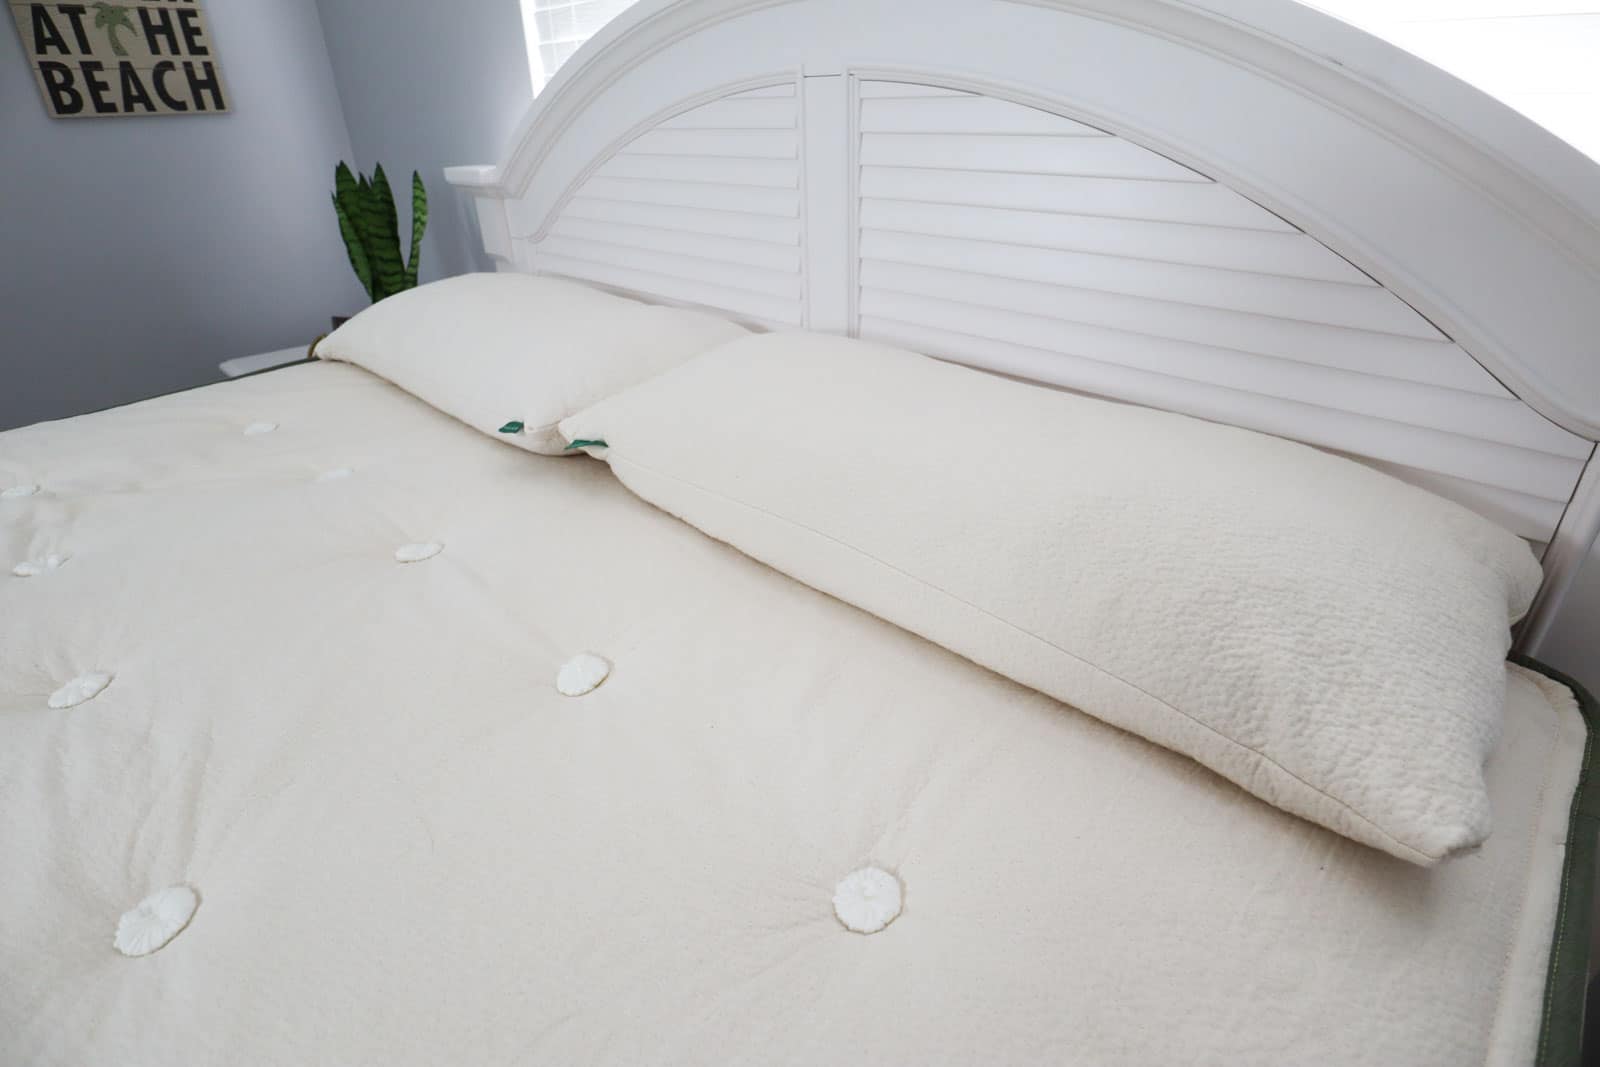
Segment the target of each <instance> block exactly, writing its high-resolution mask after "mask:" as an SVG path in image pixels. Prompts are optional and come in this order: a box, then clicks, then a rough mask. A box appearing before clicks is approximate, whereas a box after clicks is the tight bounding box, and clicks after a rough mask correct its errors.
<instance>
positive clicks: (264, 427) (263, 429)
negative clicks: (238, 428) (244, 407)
mask: <svg viewBox="0 0 1600 1067" xmlns="http://www.w3.org/2000/svg"><path fill="white" fill-rule="evenodd" d="M277 428H278V424H277V423H275V422H252V423H251V424H250V425H249V426H246V427H245V428H244V435H245V436H246V437H260V436H261V435H262V434H264V433H271V432H272V431H273V430H276V429H277Z"/></svg>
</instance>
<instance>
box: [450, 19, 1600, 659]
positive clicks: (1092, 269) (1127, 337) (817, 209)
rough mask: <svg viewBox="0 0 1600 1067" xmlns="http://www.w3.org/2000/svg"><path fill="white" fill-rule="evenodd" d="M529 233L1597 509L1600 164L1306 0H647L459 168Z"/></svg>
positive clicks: (695, 287)
mask: <svg viewBox="0 0 1600 1067" xmlns="http://www.w3.org/2000/svg"><path fill="white" fill-rule="evenodd" d="M447 176H448V177H449V179H450V181H451V182H452V183H454V184H455V185H457V186H460V187H462V188H464V189H466V190H468V191H469V192H470V193H471V194H472V195H473V197H474V198H475V202H476V206H477V215H478V220H479V224H480V227H481V230H482V233H483V239H484V243H485V247H486V248H487V249H488V251H489V252H490V253H491V254H492V255H493V256H494V257H495V258H496V260H497V261H498V262H499V264H500V265H501V267H502V269H510V270H525V271H536V272H547V273H554V274H562V275H567V276H571V277H577V278H582V279H586V280H588V281H591V282H595V283H598V284H600V285H603V286H607V287H610V288H614V289H617V290H619V291H623V292H627V293H630V294H634V295H639V296H642V297H644V298H646V299H652V300H658V301H665V302H675V303H685V304H694V305H701V306H706V307H711V308H716V309H719V310H722V311H724V312H727V313H729V314H731V315H733V316H734V317H737V318H740V319H743V320H745V321H747V322H749V323H751V324H754V325H757V326H761V327H765V328H772V329H788V328H797V327H805V328H809V329H815V330H824V331H830V332H837V333H846V334H851V335H858V336H862V337H868V338H874V339H880V340H887V341H892V342H895V343H899V344H902V345H904V346H905V347H909V348H913V349H916V350H918V351H923V352H927V353H929V354H932V355H936V356H939V357H941V358H945V359H951V360H955V361H958V362H962V363H966V364H969V365H972V366H976V367H981V368H984V369H988V370H992V371H996V372H999V373H1004V374H1008V375H1012V376H1014V377H1018V378H1023V379H1027V380H1030V381H1036V382H1040V383H1043V384H1047V385H1051V386H1056V387H1061V388H1068V389H1074V390H1078V391H1081V392H1087V393H1093V394H1097V395H1102V396H1107V397H1112V398H1115V399H1118V400H1122V401H1126V402H1131V403H1139V404H1147V405H1151V406H1156V407H1162V408H1168V409H1171V410H1175V411H1182V412H1186V413H1189V414H1192V415H1196V416H1199V417H1202V418H1207V419H1213V420H1216V421H1221V422H1228V423H1232V424H1235V425H1240V426H1246V427H1249V428H1252V429H1257V430H1261V431H1264V432H1267V433H1273V434H1277V435H1280V436H1284V437H1291V438H1295V439H1298V440H1302V441H1306V442H1308V443H1310V444H1313V445H1317V446H1319V447H1322V448H1327V449H1330V450H1334V451H1338V452H1341V453H1344V454H1347V455H1350V456H1352V457H1354V458H1357V459H1359V460H1362V461H1363V462H1367V463H1371V464H1373V465H1375V466H1379V467H1381V468H1383V469H1385V470H1388V471H1390V472H1391V473H1393V474H1395V475H1397V476H1399V477H1401V478H1405V479H1407V480H1409V481H1412V482H1415V483H1417V484H1420V485H1423V486H1425V487H1427V488H1429V489H1431V490H1433V491H1435V492H1438V493H1441V494H1443V495H1445V496H1449V497H1451V498H1453V499H1455V500H1458V501H1460V502H1461V503H1463V504H1465V505H1467V506H1469V507H1472V508H1474V509H1476V510H1478V511H1480V512H1482V513H1484V514H1485V515H1488V516H1489V517H1491V518H1493V519H1495V520H1496V521H1498V522H1500V523H1502V524H1503V525H1505V526H1507V527H1508V528H1510V529H1512V530H1514V531H1516V532H1517V533H1519V534H1521V535H1523V536H1524V537H1526V538H1528V539H1529V540H1530V541H1532V542H1534V543H1535V545H1536V546H1537V547H1538V548H1539V549H1540V550H1541V551H1542V552H1543V558H1544V563H1545V570H1546V575H1547V580H1546V584H1545V588H1544V590H1543V591H1542V592H1541V594H1540V598H1539V600H1538V602H1537V603H1536V604H1535V607H1534V610H1533V612H1532V613H1531V615H1530V617H1529V619H1528V621H1527V623H1526V624H1525V625H1524V627H1523V628H1522V631H1521V634H1520V643H1521V646H1522V647H1523V648H1524V649H1526V650H1529V651H1532V650H1534V649H1536V647H1537V645H1538V642H1539V640H1540V638H1541V637H1542V636H1543V634H1544V632H1545V629H1546V628H1547V626H1548V625H1549V621H1550V618H1551V616H1552V615H1553V613H1554V611H1555V609H1556V607H1557V606H1558V605H1559V602H1560V599H1561V596H1562V595H1563V593H1564V592H1565V590H1566V588H1567V585H1568V584H1569V583H1570V581H1571V579H1572V577H1573V575H1574V573H1575V571H1576V569H1577V567H1578V565H1579V564H1580V562H1581V561H1582V560H1583V559H1584V557H1585V556H1586V554H1587V552H1588V550H1589V546H1590V545H1591V544H1592V543H1593V541H1594V539H1595V534H1596V531H1597V529H1600V463H1595V462H1592V460H1593V459H1594V454H1595V441H1596V440H1597V439H1600V340H1597V339H1600V181H1597V180H1596V179H1597V178H1600V168H1597V167H1596V166H1595V165H1594V164H1593V163H1592V162H1590V161H1588V160H1587V159H1584V158H1582V157H1580V156H1578V154H1577V153H1576V152H1575V151H1573V150H1571V149H1570V148H1568V147H1567V146H1565V145H1563V144H1561V143H1560V142H1559V141H1556V140H1555V139H1554V138H1552V137H1550V136H1549V135H1548V134H1545V133H1544V132H1543V131H1541V130H1539V129H1537V128H1536V127H1534V126H1533V125H1532V124H1531V123H1528V122H1527V121H1526V120H1523V119H1521V118H1520V117H1518V116H1516V115H1515V114H1513V113H1511V112H1509V111H1507V110H1506V109H1504V108H1502V107H1500V105H1498V104H1496V103H1494V102H1493V101H1490V100H1489V99H1487V98H1486V97H1482V96H1481V95H1479V94H1477V93H1476V92H1475V91H1473V90H1471V89H1468V88H1467V87H1465V86H1463V85H1461V84H1460V83H1458V82H1455V81H1454V80H1453V79H1451V78H1449V77H1448V76H1447V75H1444V74H1443V73H1442V72H1439V71H1436V70H1434V69H1432V68H1431V67H1428V66H1427V65H1426V64H1424V63H1422V62H1421V61H1420V60H1416V59H1414V58H1412V57H1409V56H1406V55H1404V54H1403V53H1400V52H1398V51H1396V50H1394V49H1391V48H1388V47H1387V46H1384V45H1382V44H1380V43H1378V42H1376V41H1374V40H1372V39H1371V38H1368V37H1366V36H1365V35H1364V34H1361V33H1360V32H1359V31H1356V30H1354V29H1352V28H1350V27H1347V26H1344V25H1343V24H1341V23H1338V22H1336V21H1335V20H1332V19H1330V18H1328V17H1327V16H1324V15H1321V14H1318V13H1317V12H1314V11H1311V10H1309V9H1306V8H1304V7H1301V6H1300V5H1298V4H1295V3H1292V2H1291V0H1203V2H1202V0H675V2H674V0H643V2H641V3H639V4H637V5H636V6H635V7H634V8H633V9H631V10H630V11H629V12H628V13H627V14H625V15H623V16H622V17H620V18H619V19H618V20H617V21H616V22H614V23H613V24H612V25H611V26H609V27H607V29H606V30H605V31H603V32H602V33H601V34H600V35H599V36H598V37H597V38H596V39H595V40H593V41H591V42H590V43H589V44H588V45H587V46H585V48H584V49H583V51H582V52H580V53H579V55H578V56H577V57H575V58H574V60H573V61H572V62H571V63H569V64H568V66H567V67H566V68H564V69H563V71H562V72H561V74H560V75H559V76H558V77H557V79H556V80H555V81H554V82H553V83H552V84H551V86H550V87H549V88H548V89H547V90H546V91H545V92H544V93H543V94H542V95H541V96H540V98H539V99H538V101H536V103H535V105H534V107H533V109H532V110H531V111H530V113H529V115H528V118H527V119H526V120H525V121H524V123H523V124H522V126H521V128H520V129H519V131H518V133H517V135H516V137H515V138H514V139H513V143H512V145H511V148H510V149H509V151H508V153H507V158H506V160H505V161H504V162H503V163H502V164H500V165H499V166H488V167H457V168H452V169H451V170H450V171H448V172H447Z"/></svg>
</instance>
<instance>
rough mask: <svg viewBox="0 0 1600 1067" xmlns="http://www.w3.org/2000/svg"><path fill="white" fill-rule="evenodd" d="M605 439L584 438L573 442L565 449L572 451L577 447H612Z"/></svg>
mask: <svg viewBox="0 0 1600 1067" xmlns="http://www.w3.org/2000/svg"><path fill="white" fill-rule="evenodd" d="M610 447H611V446H610V445H608V444H606V443H605V442H604V441H585V440H583V439H582V438H580V439H578V440H576V441H574V442H572V443H571V444H570V445H568V446H567V447H566V449H565V450H564V451H567V452H571V451H572V450H573V449H575V448H610Z"/></svg>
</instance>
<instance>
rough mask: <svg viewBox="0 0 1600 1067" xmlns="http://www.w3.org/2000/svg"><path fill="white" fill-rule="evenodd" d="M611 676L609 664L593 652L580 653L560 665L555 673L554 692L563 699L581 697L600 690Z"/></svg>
mask: <svg viewBox="0 0 1600 1067" xmlns="http://www.w3.org/2000/svg"><path fill="white" fill-rule="evenodd" d="M610 674H611V664H610V663H608V662H606V660H605V658H604V657H602V656H597V655H595V654H594V653H593V652H580V653H578V654H577V655H576V656H573V657H572V658H571V659H569V660H567V662H565V663H563V664H562V665H561V670H560V671H558V672H557V673H556V692H558V693H560V694H561V695H562V696H564V697H581V696H583V695H584V694H585V693H592V692H594V691H595V690H596V689H598V688H600V683H601V682H604V681H605V680H606V678H607V677H609V676H610Z"/></svg>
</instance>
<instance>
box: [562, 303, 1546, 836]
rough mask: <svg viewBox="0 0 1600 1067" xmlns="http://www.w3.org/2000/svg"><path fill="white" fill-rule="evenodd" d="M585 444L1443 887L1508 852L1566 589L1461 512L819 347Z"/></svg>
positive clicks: (650, 403)
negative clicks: (1504, 830)
mask: <svg viewBox="0 0 1600 1067" xmlns="http://www.w3.org/2000/svg"><path fill="white" fill-rule="evenodd" d="M561 431H562V433H563V434H564V435H565V436H566V437H567V438H568V439H569V440H571V439H587V440H601V441H604V442H605V444H606V447H604V448H600V447H596V448H592V449H590V451H591V452H592V453H594V454H596V455H600V456H603V457H604V458H605V459H606V460H607V461H608V462H609V463H610V464H611V466H612V467H613V468H614V470H615V471H616V474H617V476H618V477H619V478H620V479H621V480H622V481H623V482H624V483H625V484H626V485H627V486H628V487H629V488H631V489H632V490H633V491H634V492H636V493H637V494H638V495H640V496H642V497H644V498H645V499H646V500H649V501H652V502H653V503H655V504H657V505H658V506H660V507H662V508H664V509H665V510H667V511H669V512H672V513H673V514H675V515H678V516H680V517H682V518H684V519H686V520H688V521H689V522H691V523H693V524H694V525H695V526H697V527H699V528H700V529H702V530H704V531H705V532H706V533H709V534H711V535H712V536H713V537H716V538H719V539H720V540H723V541H726V542H728V543H729V544H731V545H734V546H735V547H737V548H739V549H741V550H743V551H745V552H746V553H748V554H750V555H752V556H754V557H756V558H757V559H760V560H762V561H764V562H766V563H768V564H770V565H772V566H774V567H776V568H778V569H779V570H781V571H784V572H785V573H787V574H789V575H792V576H793V577H795V578H798V579H800V580H801V581H803V582H806V583H807V584H809V585H812V586H815V587H816V588H818V589H821V590H824V591H825V592H828V593H831V594H833V595H834V596H837V597H839V598H840V599H843V600H845V601H848V602H850V603H852V604H855V605H858V606H860V607H862V608H865V609H866V610H867V611H870V612H872V613H874V614H876V615H879V616H881V617H883V618H885V619H888V620H890V621H891V622H894V623H897V624H899V625H900V626H903V627H905V628H906V629H908V630H912V631H914V632H916V633H918V634H921V635H922V636H924V637H927V638H928V639H930V640H932V641H935V642H937V643H938V644H941V645H944V646H945V647H946V648H949V649H952V650H954V651H956V652H958V653H960V654H962V655H964V656H967V657H968V658H970V659H973V660H975V661H977V662H978V663H981V664H983V665H984V666H986V667H989V668H991V669H993V670H995V671H998V672H999V673H1001V674H1004V675H1006V676H1007V677H1010V678H1012V679H1015V680H1016V681H1019V682H1021V683H1023V684H1024V685H1028V686H1031V687H1033V688H1035V689H1039V690H1042V691H1044V692H1046V693H1049V694H1051V695H1052V696H1055V697H1056V698H1058V699H1060V700H1063V701H1066V702H1067V703H1069V704H1073V705H1076V706H1077V707H1079V708H1081V709H1082V710H1083V711H1086V712H1088V713H1090V714H1092V715H1095V716H1098V717H1099V718H1101V719H1104V720H1105V721H1107V722H1109V723H1113V724H1115V725H1117V726H1120V727H1122V728H1124V729H1127V730H1131V731H1133V732H1134V733H1137V734H1140V735H1142V736H1144V737H1146V738H1149V739H1150V740H1152V741H1155V742H1156V743H1158V744H1161V745H1164V746H1166V747H1168V748H1171V749H1174V750H1175V751H1178V752H1181V753H1184V754H1186V755H1188V756H1191V757H1193V758H1194V759H1196V760H1198V761H1199V762H1201V763H1203V764H1205V765H1206V766H1207V767H1210V768H1212V769H1213V770H1215V771H1217V772H1218V773H1220V774H1222V775H1224V776H1225V777H1227V778H1230V779H1232V780H1233V781H1234V782H1237V783H1238V784H1239V785H1241V786H1243V787H1244V788H1245V789H1248V790H1249V791H1250V792H1252V793H1254V794H1256V795H1257V796H1258V797H1261V798H1262V799H1264V800H1266V801H1267V802H1269V803H1271V804H1274V805H1276V806H1278V807H1280V808H1283V809H1285V810H1286V811H1290V812H1294V813H1295V814H1298V815H1301V816H1303V817H1305V818H1307V819H1311V820H1313V821H1315V822H1317V823H1320V824H1322V825H1323V826H1326V827H1329V828H1330V829H1333V830H1335V831H1337V832H1339V833H1341V834H1344V835H1346V836H1348V837H1351V838H1354V839H1356V840H1358V841H1362V842H1366V843H1367V844H1370V845H1374V846H1376V847H1378V848H1381V849H1384V850H1386V851H1388V852H1391V853H1393V854H1394V855H1396V856H1399V857H1402V858H1404V859H1407V860H1410V861H1412V862H1413V863H1418V864H1423V865H1427V864H1431V863H1433V862H1435V861H1437V860H1439V859H1441V858H1442V857H1444V856H1447V855H1449V854H1451V853H1452V852H1456V851H1458V850H1461V849H1467V848H1471V847H1473V846H1475V845H1477V844H1479V843H1480V842H1482V841H1483V840H1484V838H1485V837H1486V836H1487V835H1488V833H1489V802H1488V796H1487V793H1486V791H1485V788H1484V780H1483V763H1484V760H1485V758H1486V756H1487V755H1488V753H1489V751H1490V749H1491V748H1492V747H1493V746H1494V744H1495V743H1496V741H1497V739H1498V736H1499V731H1500V724H1501V717H1502V709H1503V704H1504V700H1505V684H1506V683H1505V668H1504V657H1505V654H1506V651H1507V649H1508V647H1509V645H1510V635H1509V632H1508V627H1509V625H1510V624H1511V622H1512V621H1514V620H1515V619H1516V618H1518V617H1519V616H1520V615H1521V614H1522V613H1523V612H1524V611H1525V610H1526V609H1527V607H1528V604H1529V602H1530V600H1531V598H1532V597H1533V594H1534V592H1535V590H1536V589H1537V588H1538V585H1539V582H1540V577H1541V575H1540V570H1539V564H1538V562H1537V561H1536V560H1535V559H1534V557H1533V554H1532V553H1531V552H1530V551H1529V549H1528V546H1527V545H1526V544H1524V543H1523V542H1522V541H1521V540H1519V539H1518V538H1517V537H1515V536H1514V535H1512V534H1510V533H1508V532H1506V531H1505V530H1502V529H1500V528H1499V527H1497V526H1495V525H1493V524H1492V523H1490V522H1488V521H1487V520H1485V519H1483V518H1480V517H1479V516H1477V515H1476V514H1474V513H1472V512H1470V511H1468V510H1466V509H1465V508H1462V507H1460V506H1458V505H1456V504H1453V503H1451V502H1449V501H1447V500H1444V499H1441V498H1439V497H1435V496H1433V495H1431V494H1429V493H1426V492H1424V491H1422V490H1420V489H1416V488H1413V487H1411V486H1409V485H1406V484H1404V483H1402V482H1399V481H1396V480H1395V479H1393V478H1390V477H1388V476H1387V475H1383V474H1380V473H1378V472H1376V471H1373V470H1370V469H1368V468H1366V467H1363V466H1361V465H1359V464H1357V463H1354V462H1351V461H1349V460H1345V459H1341V458H1339V457H1336V456H1332V455H1328V454H1325V453H1322V452H1319V451H1316V450H1315V449H1312V448H1309V447H1306V446H1304V445H1299V444H1295V443H1293V442H1289V441H1284V440H1280V439H1277V438H1273V437H1267V436H1264V435H1262V434H1257V433H1253V432H1250V431H1248V430H1240V429H1235V428H1232V427H1227V426H1220V425H1214V424H1212V423H1207V422H1202V421H1199V420H1197V419H1191V418H1187V417H1184V416H1181V415H1173V414H1169V413H1165V412H1159V411H1153V410H1149V409H1145V408H1136V407H1128V406H1124V405H1118V404H1113V403H1109V402H1106V401H1101V400H1093V399H1089V398H1085V397H1080V396H1075V395H1072V394H1068V393H1062V392H1056V391H1053V390H1049V389H1045V388H1042V387H1039V386H1032V385H1025V384H1021V383H1017V382H1011V381H1006V380H1004V379H1001V378H997V377H992V376H989V375H986V374H981V373H979V372H976V371H972V370H969V369H966V368H962V367H957V366H953V365H949V364H944V363H940V362H937V361H935V360H932V359H929V358H927V357H925V356H919V355H914V354H912V353H909V352H903V351H899V350H897V349H892V348H885V347H881V346H877V345H870V344H866V343H863V342H859V341H850V340H846V339H842V338H833V337H821V336H817V335H813V334H781V335H772V336H760V337H750V338H747V339H744V340H741V341H736V342H734V343H732V344H729V345H726V346H724V347H722V348H720V349H717V350H715V351H713V352H710V353H707V354H705V355H703V356H700V357H698V358H696V359H694V360H691V361H690V362H688V363H687V364H685V365H683V366H681V367H679V368H677V369H675V370H673V371H670V372H668V373H667V374H664V375H662V376H661V377H659V378H656V379H655V380H653V381H650V382H647V383H645V384H643V385H641V386H638V387H636V388H634V389H631V390H628V391H626V392H624V393H621V394H619V395H617V396H614V397H611V398H610V399H608V400H605V401H602V402H601V403H599V404H598V405H596V406H595V407H593V408H591V409H589V410H586V411H583V412H581V413H579V414H577V415H575V416H573V417H572V418H569V419H567V420H566V421H565V422H563V423H562V424H561ZM871 713H872V709H871V708H863V709H862V714H864V715H870V714H871ZM1125 800H1126V802H1127V803H1130V804H1137V803H1138V802H1139V800H1138V798H1137V797H1127V798H1125Z"/></svg>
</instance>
